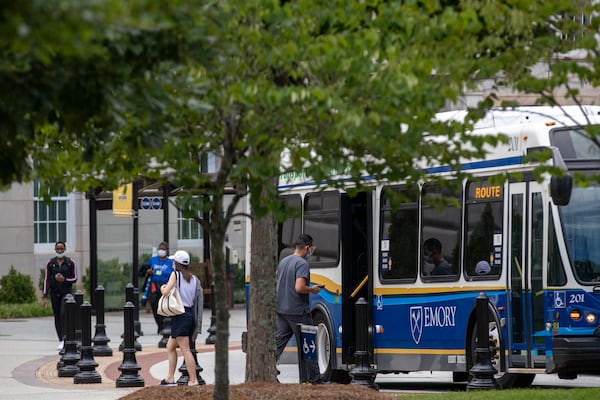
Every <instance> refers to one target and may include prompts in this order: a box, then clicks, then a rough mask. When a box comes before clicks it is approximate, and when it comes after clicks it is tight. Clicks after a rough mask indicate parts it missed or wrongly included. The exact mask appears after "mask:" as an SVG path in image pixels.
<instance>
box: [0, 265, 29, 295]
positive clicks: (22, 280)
mask: <svg viewBox="0 0 600 400" xmlns="http://www.w3.org/2000/svg"><path fill="white" fill-rule="evenodd" d="M34 301H35V287H34V286H33V280H32V279H31V277H30V276H29V275H25V274H22V273H20V272H17V270H16V269H15V268H14V267H13V266H11V267H10V271H9V272H8V274H7V275H4V276H3V277H2V278H0V303H5V304H25V303H33V302H34Z"/></svg>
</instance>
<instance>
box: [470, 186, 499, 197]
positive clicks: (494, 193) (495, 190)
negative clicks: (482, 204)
mask: <svg viewBox="0 0 600 400" xmlns="http://www.w3.org/2000/svg"><path fill="white" fill-rule="evenodd" d="M475 198H476V199H500V198H502V187H501V186H499V185H498V186H483V187H477V188H475Z"/></svg>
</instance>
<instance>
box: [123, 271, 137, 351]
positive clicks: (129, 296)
mask: <svg viewBox="0 0 600 400" xmlns="http://www.w3.org/2000/svg"><path fill="white" fill-rule="evenodd" d="M133 289H134V287H133V283H128V284H127V286H125V302H126V303H131V305H133V307H134V309H135V295H134V292H133ZM133 332H134V340H135V341H134V343H133V345H134V347H135V349H136V351H142V344H141V343H140V342H138V340H137V338H138V337H139V336H140V335H139V333H138V331H137V330H136V329H135V312H134V321H133ZM124 336H125V334H123V335H121V337H122V338H124ZM124 347H125V340H124V339H123V341H122V342H121V344H120V345H119V351H123V348H124Z"/></svg>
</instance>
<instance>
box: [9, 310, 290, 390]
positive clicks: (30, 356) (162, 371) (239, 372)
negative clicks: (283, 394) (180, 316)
mask: <svg viewBox="0 0 600 400" xmlns="http://www.w3.org/2000/svg"><path fill="white" fill-rule="evenodd" d="M210 317H211V311H210V310H209V309H206V310H205V312H204V318H203V324H202V330H203V334H202V335H201V336H200V337H198V340H197V341H196V349H197V351H198V362H199V364H200V366H201V367H202V368H203V369H204V371H203V372H202V373H201V376H202V378H203V379H204V380H205V381H206V383H207V384H213V383H214V345H206V344H205V342H206V337H207V336H208V334H207V332H206V331H207V329H208V328H209V327H210ZM94 324H95V318H93V317H92V336H93V335H94V333H95V326H94ZM105 324H106V334H107V336H108V337H109V338H110V340H111V341H110V342H109V343H108V344H109V346H110V347H111V348H112V349H113V355H112V356H111V357H95V358H94V360H95V361H96V362H97V363H98V364H99V365H98V367H97V368H96V371H97V372H98V373H100V374H101V376H102V383H97V384H75V383H73V378H60V377H58V371H57V369H56V363H57V362H58V361H59V360H60V356H59V355H58V352H57V350H56V345H57V341H56V339H55V336H56V334H55V331H54V319H53V318H52V317H45V318H28V319H18V320H0V360H1V362H0V388H1V389H0V399H7V400H8V399H11V400H41V399H51V398H60V399H61V400H79V399H81V398H84V397H90V398H93V399H95V400H115V399H119V398H121V397H123V396H125V395H127V394H128V393H131V392H133V391H135V390H139V389H140V388H116V386H115V380H116V379H117V378H118V377H119V376H120V371H119V370H118V367H119V366H120V365H121V363H122V362H123V353H121V352H120V351H119V350H118V348H119V345H120V344H121V341H122V339H121V334H122V333H123V313H122V312H111V313H107V314H106V315H105ZM140 324H141V330H142V332H143V335H142V336H140V337H139V338H138V342H139V343H140V344H141V345H142V351H140V352H136V362H137V363H138V364H139V365H140V367H141V368H142V369H141V370H140V372H139V373H140V376H141V377H142V378H144V385H145V386H153V385H157V384H158V383H159V382H160V379H162V378H164V377H165V375H166V373H167V368H168V364H167V361H166V360H167V353H166V350H165V349H164V348H158V342H159V341H160V339H161V338H162V336H159V335H157V334H156V324H155V322H154V318H153V317H152V314H149V313H146V312H144V311H141V312H140ZM245 329H246V314H245V310H244V307H243V305H237V306H236V308H235V309H233V310H231V313H230V321H229V331H230V337H229V381H230V383H231V384H238V383H243V382H244V378H245V366H246V356H245V354H244V353H243V352H242V351H241V343H240V340H241V335H242V332H243V331H244V330H245ZM182 359H183V358H182V357H179V361H178V364H177V365H178V367H179V366H180V365H181V363H182ZM281 370H282V373H281V375H280V377H279V378H280V381H281V382H283V383H296V382H298V372H297V366H296V365H282V366H281ZM178 377H179V373H178V372H177V373H176V379H177V378H178Z"/></svg>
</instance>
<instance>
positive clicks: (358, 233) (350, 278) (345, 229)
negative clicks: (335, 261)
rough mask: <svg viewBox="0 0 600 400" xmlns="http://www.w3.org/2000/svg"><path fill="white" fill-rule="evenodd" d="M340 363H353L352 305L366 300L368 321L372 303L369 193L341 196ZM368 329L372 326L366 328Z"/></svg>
mask: <svg viewBox="0 0 600 400" xmlns="http://www.w3.org/2000/svg"><path fill="white" fill-rule="evenodd" d="M341 203H342V204H341V219H342V224H341V227H342V232H341V241H342V296H343V297H342V299H343V300H342V363H344V364H354V353H355V351H356V327H355V318H354V317H355V307H354V304H355V303H356V301H357V300H358V299H359V298H361V297H362V298H364V299H365V300H366V301H367V304H368V306H367V320H368V321H369V322H368V323H369V324H371V323H372V319H373V317H372V307H371V305H372V304H373V301H372V296H373V284H372V270H373V268H372V267H373V265H372V263H373V261H372V260H373V245H372V243H373V217H372V212H373V192H371V191H369V192H360V193H359V194H357V195H356V196H354V197H350V196H349V195H348V194H343V195H342V200H341ZM370 328H372V327H370ZM368 332H369V335H370V337H369V338H368V341H367V343H368V346H369V351H370V353H371V354H373V351H372V347H373V340H372V332H373V329H368Z"/></svg>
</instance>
